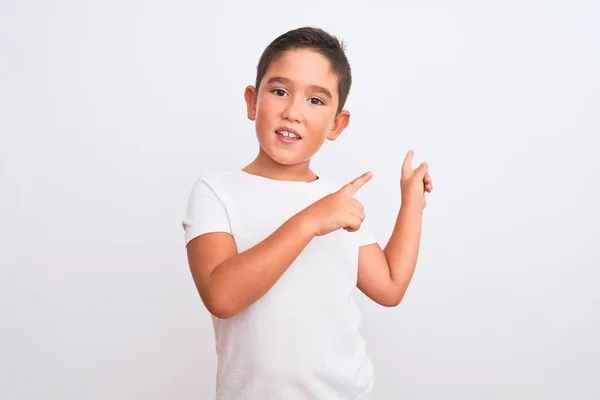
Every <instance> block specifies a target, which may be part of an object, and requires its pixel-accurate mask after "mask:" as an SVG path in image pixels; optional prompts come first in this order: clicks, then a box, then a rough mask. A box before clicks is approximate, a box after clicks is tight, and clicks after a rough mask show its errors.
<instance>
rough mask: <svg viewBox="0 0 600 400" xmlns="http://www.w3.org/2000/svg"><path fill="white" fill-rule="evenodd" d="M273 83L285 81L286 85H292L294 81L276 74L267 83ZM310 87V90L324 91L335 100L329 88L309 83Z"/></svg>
mask: <svg viewBox="0 0 600 400" xmlns="http://www.w3.org/2000/svg"><path fill="white" fill-rule="evenodd" d="M271 83H283V84H284V85H290V84H292V81H291V80H290V79H288V78H284V77H283V76H274V77H272V78H270V79H269V80H268V81H267V85H269V84H271ZM308 88H309V89H310V90H314V91H315V92H319V93H323V94H324V95H325V96H327V97H329V98H330V99H332V100H333V96H332V95H331V92H330V91H329V90H327V89H325V88H324V87H323V86H319V85H309V86H308Z"/></svg>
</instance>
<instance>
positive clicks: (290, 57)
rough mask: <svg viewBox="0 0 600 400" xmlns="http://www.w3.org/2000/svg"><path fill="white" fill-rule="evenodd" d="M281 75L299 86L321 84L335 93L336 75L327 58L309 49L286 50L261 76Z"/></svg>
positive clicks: (265, 79) (266, 77)
mask: <svg viewBox="0 0 600 400" xmlns="http://www.w3.org/2000/svg"><path fill="white" fill-rule="evenodd" d="M273 76H281V77H284V78H287V79H289V80H290V81H292V83H293V84H294V85H300V86H322V87H324V88H327V89H329V91H330V92H331V93H332V94H334V95H335V94H337V84H338V77H337V75H336V74H335V73H334V72H333V70H332V69H331V64H330V62H329V60H328V59H327V58H326V57H325V56H323V55H321V54H319V53H317V52H316V51H314V50H310V49H296V50H287V51H285V52H284V53H283V54H281V55H280V56H279V57H277V58H276V59H275V60H274V61H273V62H271V65H269V68H268V69H267V72H266V74H265V76H264V78H263V80H264V81H267V80H268V79H269V78H270V77H273Z"/></svg>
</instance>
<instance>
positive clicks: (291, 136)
mask: <svg viewBox="0 0 600 400" xmlns="http://www.w3.org/2000/svg"><path fill="white" fill-rule="evenodd" d="M275 134H277V135H278V136H281V137H282V138H285V139H288V140H301V139H302V137H301V136H300V134H298V132H296V131H295V130H293V129H290V128H280V129H277V130H276V131H275Z"/></svg>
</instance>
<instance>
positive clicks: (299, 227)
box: [288, 210, 317, 240]
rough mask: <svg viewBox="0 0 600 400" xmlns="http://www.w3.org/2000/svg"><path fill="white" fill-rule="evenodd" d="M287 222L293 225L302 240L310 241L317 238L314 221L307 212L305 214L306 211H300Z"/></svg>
mask: <svg viewBox="0 0 600 400" xmlns="http://www.w3.org/2000/svg"><path fill="white" fill-rule="evenodd" d="M288 222H290V223H291V224H293V225H294V230H295V231H297V232H299V233H300V236H301V237H302V238H306V239H308V240H311V239H313V238H314V237H315V236H317V229H316V225H315V223H314V219H313V218H312V217H311V216H310V214H309V213H308V212H306V210H302V211H300V212H299V213H297V214H296V215H294V216H293V217H292V218H290V220H289V221H288Z"/></svg>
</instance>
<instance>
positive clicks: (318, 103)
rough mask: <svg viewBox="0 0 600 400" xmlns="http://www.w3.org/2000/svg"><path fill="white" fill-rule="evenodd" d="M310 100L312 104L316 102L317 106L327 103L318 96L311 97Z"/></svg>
mask: <svg viewBox="0 0 600 400" xmlns="http://www.w3.org/2000/svg"><path fill="white" fill-rule="evenodd" d="M308 100H309V101H310V103H311V104H314V105H315V106H320V105H325V103H323V101H322V100H321V99H319V98H318V97H311V98H310V99H308Z"/></svg>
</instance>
